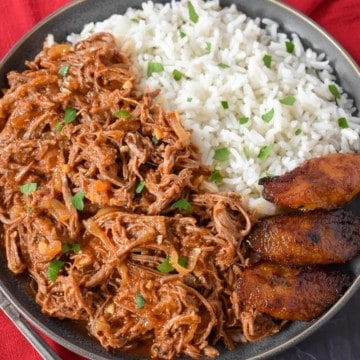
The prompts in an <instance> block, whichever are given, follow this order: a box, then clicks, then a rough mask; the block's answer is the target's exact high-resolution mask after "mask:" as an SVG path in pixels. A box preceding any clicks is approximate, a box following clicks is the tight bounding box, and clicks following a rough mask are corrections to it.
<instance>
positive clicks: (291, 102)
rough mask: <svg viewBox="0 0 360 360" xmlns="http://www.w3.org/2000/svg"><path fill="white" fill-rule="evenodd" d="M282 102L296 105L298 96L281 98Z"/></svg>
mask: <svg viewBox="0 0 360 360" xmlns="http://www.w3.org/2000/svg"><path fill="white" fill-rule="evenodd" d="M279 101H280V102H281V104H283V105H294V104H295V101H296V98H295V96H287V97H285V98H283V99H281V100H279Z"/></svg>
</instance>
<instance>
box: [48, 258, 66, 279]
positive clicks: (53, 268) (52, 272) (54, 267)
mask: <svg viewBox="0 0 360 360" xmlns="http://www.w3.org/2000/svg"><path fill="white" fill-rule="evenodd" d="M63 265H64V262H63V261H61V260H56V259H55V260H51V261H50V264H49V267H48V270H47V275H48V277H49V279H50V280H51V281H52V282H55V281H56V279H57V277H58V275H59V271H60V270H61V268H62V267H63Z"/></svg>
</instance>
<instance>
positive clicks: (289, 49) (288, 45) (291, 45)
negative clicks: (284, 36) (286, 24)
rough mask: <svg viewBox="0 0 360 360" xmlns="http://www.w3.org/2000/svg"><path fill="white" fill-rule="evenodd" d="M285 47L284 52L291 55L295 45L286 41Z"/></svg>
mask: <svg viewBox="0 0 360 360" xmlns="http://www.w3.org/2000/svg"><path fill="white" fill-rule="evenodd" d="M285 47H286V51H287V52H288V53H289V54H292V53H293V52H294V49H295V45H294V43H293V42H292V41H286V42H285Z"/></svg>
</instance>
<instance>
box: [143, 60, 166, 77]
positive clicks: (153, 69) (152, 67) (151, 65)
mask: <svg viewBox="0 0 360 360" xmlns="http://www.w3.org/2000/svg"><path fill="white" fill-rule="evenodd" d="M162 71H164V65H163V64H161V63H158V62H152V61H149V62H148V66H147V76H148V77H150V76H152V74H154V73H160V72H162Z"/></svg>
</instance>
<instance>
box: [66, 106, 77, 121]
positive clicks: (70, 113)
mask: <svg viewBox="0 0 360 360" xmlns="http://www.w3.org/2000/svg"><path fill="white" fill-rule="evenodd" d="M75 119H76V109H74V108H73V107H67V108H66V109H65V112H64V123H65V124H70V123H72V122H73V121H74V120H75Z"/></svg>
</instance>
